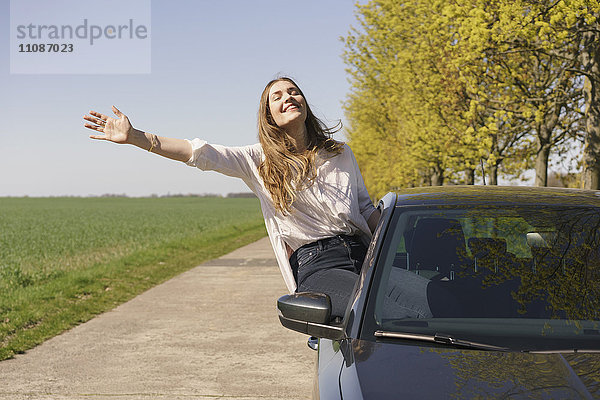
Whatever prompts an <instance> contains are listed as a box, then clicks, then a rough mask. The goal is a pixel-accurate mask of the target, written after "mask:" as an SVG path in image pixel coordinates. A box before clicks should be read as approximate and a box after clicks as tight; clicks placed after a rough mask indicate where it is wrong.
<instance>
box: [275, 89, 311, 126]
mask: <svg viewBox="0 0 600 400" xmlns="http://www.w3.org/2000/svg"><path fill="white" fill-rule="evenodd" d="M269 110H270V111H271V115H272V116H273V120H274V121H275V123H276V124H277V126H278V127H280V128H282V129H286V128H291V127H293V126H295V125H296V126H297V125H301V124H302V125H303V124H304V121H306V101H305V100H304V97H303V96H302V95H301V94H300V90H299V89H298V88H297V87H296V86H295V85H294V84H293V83H291V82H289V81H277V82H275V83H274V84H273V85H272V86H271V89H269Z"/></svg>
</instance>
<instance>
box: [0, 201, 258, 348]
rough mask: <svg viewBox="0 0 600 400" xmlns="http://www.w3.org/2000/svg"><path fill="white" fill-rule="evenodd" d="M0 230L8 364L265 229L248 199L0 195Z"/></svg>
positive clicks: (1, 327) (1, 317)
mask: <svg viewBox="0 0 600 400" xmlns="http://www.w3.org/2000/svg"><path fill="white" fill-rule="evenodd" d="M0 227H1V229H0V360H3V359H6V358H10V357H11V356H12V355H14V354H15V353H19V352H23V351H25V350H27V349H29V348H31V347H33V346H35V345H36V344H39V343H41V342H42V341H44V340H45V339H47V338H50V337H52V336H54V335H56V334H58V333H60V332H62V331H64V330H65V329H68V328H70V327H72V326H74V325H76V324H78V323H81V322H84V321H87V320H89V319H90V318H92V317H93V316H94V315H96V314H98V313H101V312H104V311H107V310H109V309H112V308H114V307H115V306H116V305H117V304H120V303H122V302H124V301H127V300H129V299H131V298H132V297H134V296H135V295H137V294H139V293H141V292H143V291H144V290H147V289H148V288H150V287H152V286H155V285H156V284H158V283H160V282H163V281H165V280H167V279H169V278H171V277H173V276H175V275H177V274H179V273H181V272H183V271H185V270H187V269H190V268H191V267H194V266H195V265H197V264H199V263H201V262H202V261H205V260H208V259H211V258H214V257H218V256H220V255H222V254H225V253H227V252H229V251H231V250H233V249H235V248H237V247H240V246H242V245H244V244H247V243H251V242H252V241H255V240H257V239H259V238H260V237H262V236H264V235H265V234H266V232H265V229H264V223H263V221H262V217H261V213H260V208H259V203H258V200H257V199H244V198H238V199H229V198H228V199H223V198H197V197H196V198H194V197H182V198H177V197H171V198H0Z"/></svg>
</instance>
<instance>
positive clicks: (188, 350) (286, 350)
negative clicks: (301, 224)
mask: <svg viewBox="0 0 600 400" xmlns="http://www.w3.org/2000/svg"><path fill="white" fill-rule="evenodd" d="M285 293H286V289H285V285H284V283H283V279H282V278H281V274H280V273H279V269H278V268H277V264H276V262H275V257H274V255H273V252H272V250H271V247H270V244H269V241H268V239H267V238H265V239H261V240H259V241H258V242H256V243H253V244H251V245H248V246H246V247H243V248H241V249H238V250H236V251H234V252H232V253H230V254H227V255H225V256H223V257H221V258H219V259H216V260H212V261H209V262H207V263H205V264H202V265H200V266H198V267H196V268H194V269H193V270H191V271H188V272H186V273H183V274H181V275H179V276H177V277H176V278H174V279H172V280H170V281H168V282H166V283H164V284H162V285H160V286H157V287H155V288H153V289H151V290H149V291H147V292H145V293H143V294H141V295H140V296H138V297H136V298H135V299H133V300H131V301H129V302H128V303H125V304H123V305H121V306H119V307H117V308H115V309H114V310H112V311H110V312H107V313H105V314H102V315H100V316H98V317H96V318H94V319H93V320H91V321H89V322H87V323H85V324H82V325H80V326H77V327H76V328H73V329H72V330H70V331H68V332H66V333H64V334H62V335H59V336H57V337H55V338H53V339H50V340H48V341H47V342H45V343H43V344H42V345H40V346H38V347H36V348H35V349H32V350H30V351H28V352H26V353H25V354H22V355H18V356H17V357H15V358H14V359H12V360H6V361H2V362H0V399H2V400H6V399H10V400H13V399H14V400H21V399H36V400H37V399H41V400H46V399H52V400H63V399H69V400H70V399H111V400H133V399H144V400H145V399H203V400H206V399H222V398H226V399H245V400H250V399H308V398H310V396H311V390H312V378H313V373H314V368H315V360H316V353H315V352H314V351H312V350H310V349H309V348H308V346H307V345H306V340H307V337H306V336H305V335H302V334H300V333H296V332H292V331H290V330H287V329H285V328H283V327H282V326H281V325H280V323H279V319H278V318H277V310H276V305H275V304H276V301H277V298H278V297H279V296H280V295H282V294H285Z"/></svg>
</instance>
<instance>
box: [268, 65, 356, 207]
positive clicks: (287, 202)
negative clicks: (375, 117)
mask: <svg viewBox="0 0 600 400" xmlns="http://www.w3.org/2000/svg"><path fill="white" fill-rule="evenodd" d="M279 81H288V82H290V83H291V84H292V85H294V86H295V87H296V88H298V92H299V93H300V94H301V95H302V97H304V100H305V103H306V121H305V122H304V124H305V125H306V131H307V136H308V137H307V147H306V150H305V151H303V152H298V151H297V150H296V149H295V147H294V145H293V143H292V142H291V140H290V139H289V137H288V135H287V134H286V132H285V131H284V130H283V129H281V128H280V127H279V126H277V124H276V123H275V120H274V119H273V116H272V115H271V110H270V107H269V91H270V90H271V86H273V85H274V84H275V83H276V82H279ZM341 125H342V124H341V122H338V124H337V125H335V126H333V127H331V128H329V127H327V126H326V125H325V124H324V123H323V122H322V121H321V120H320V119H318V118H317V117H315V115H314V114H313V113H312V111H311V110H310V107H309V106H308V101H306V96H304V93H302V90H300V88H299V87H298V85H296V83H295V82H294V81H293V80H292V79H290V78H288V77H281V78H277V79H273V80H272V81H270V82H269V83H267V86H266V87H265V90H263V92H262V95H261V97H260V105H259V109H258V139H259V140H260V144H261V146H262V149H263V152H264V154H265V159H264V160H263V161H262V163H261V164H260V165H259V167H258V172H259V175H260V177H261V178H262V180H263V182H264V184H265V188H266V189H267V191H268V192H269V194H270V195H271V199H272V200H273V204H274V206H275V209H276V210H278V211H281V212H282V213H284V214H285V213H288V212H289V211H290V209H291V205H292V203H293V202H294V199H295V198H296V191H299V190H302V189H304V188H306V187H309V186H310V185H311V184H312V182H313V180H314V179H315V176H316V173H317V171H316V167H315V156H316V154H317V152H318V151H319V150H320V149H323V150H325V151H327V152H328V153H330V154H331V156H334V155H336V154H339V153H341V152H342V150H343V145H344V144H343V143H341V142H338V141H336V140H334V139H332V138H331V135H333V133H335V132H337V131H338V130H340V129H341Z"/></svg>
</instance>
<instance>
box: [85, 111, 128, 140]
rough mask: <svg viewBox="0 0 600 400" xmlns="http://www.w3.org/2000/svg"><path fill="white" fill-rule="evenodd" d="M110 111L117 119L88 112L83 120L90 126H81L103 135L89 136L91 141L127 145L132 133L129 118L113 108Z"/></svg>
mask: <svg viewBox="0 0 600 400" xmlns="http://www.w3.org/2000/svg"><path fill="white" fill-rule="evenodd" d="M112 111H113V112H114V113H115V115H116V116H117V118H111V117H109V116H107V115H104V114H100V113H99V112H96V111H90V115H85V116H84V117H83V119H85V120H86V121H89V122H91V124H90V123H85V124H84V125H83V126H85V127H86V128H88V129H92V130H95V131H98V132H102V133H103V135H90V138H92V139H98V140H109V141H111V142H115V143H129V139H130V136H131V134H132V131H133V127H132V126H131V123H130V122H129V118H127V116H126V115H125V114H123V113H122V112H121V111H119V110H118V109H117V107H115V106H112Z"/></svg>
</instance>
